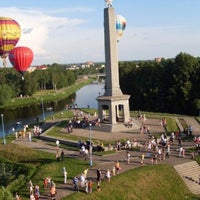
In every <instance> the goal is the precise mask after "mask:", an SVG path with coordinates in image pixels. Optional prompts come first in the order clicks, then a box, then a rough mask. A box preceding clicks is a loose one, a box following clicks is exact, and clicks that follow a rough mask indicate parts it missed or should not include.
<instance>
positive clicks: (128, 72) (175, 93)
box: [119, 52, 200, 115]
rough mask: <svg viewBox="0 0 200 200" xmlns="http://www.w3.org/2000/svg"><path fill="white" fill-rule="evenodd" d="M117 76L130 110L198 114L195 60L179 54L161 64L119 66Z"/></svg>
mask: <svg viewBox="0 0 200 200" xmlns="http://www.w3.org/2000/svg"><path fill="white" fill-rule="evenodd" d="M119 74H120V75H119V76H120V87H121V90H122V91H123V93H124V94H130V95H131V97H130V100H129V102H130V109H131V110H143V111H153V112H165V113H172V114H173V113H174V114H185V115H199V114H200V58H199V57H197V58H196V57H193V56H191V55H189V54H187V53H183V52H181V53H179V54H178V55H177V56H176V57H175V58H173V59H162V60H161V62H156V61H137V62H136V61H135V62H120V63H119Z"/></svg>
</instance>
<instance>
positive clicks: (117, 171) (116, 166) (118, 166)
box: [115, 161, 121, 174]
mask: <svg viewBox="0 0 200 200" xmlns="http://www.w3.org/2000/svg"><path fill="white" fill-rule="evenodd" d="M115 169H116V174H119V170H120V169H121V168H120V165H119V161H116V163H115Z"/></svg>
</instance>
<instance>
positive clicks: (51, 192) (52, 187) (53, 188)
mask: <svg viewBox="0 0 200 200" xmlns="http://www.w3.org/2000/svg"><path fill="white" fill-rule="evenodd" d="M50 195H51V199H55V196H56V186H55V185H52V186H51V189H50Z"/></svg>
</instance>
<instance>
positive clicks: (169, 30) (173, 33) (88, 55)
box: [0, 0, 200, 66]
mask: <svg viewBox="0 0 200 200" xmlns="http://www.w3.org/2000/svg"><path fill="white" fill-rule="evenodd" d="M112 4H113V8H114V10H115V13H116V14H119V15H122V16H123V17H125V18H126V21H127V26H126V29H125V31H124V34H123V37H122V38H121V39H120V41H119V43H118V44H117V46H118V58H119V61H133V60H149V59H154V58H156V57H164V58H174V57H175V56H176V55H177V54H179V53H180V52H185V53H188V54H190V55H192V56H194V57H199V56H200V12H199V9H200V0H113V2H112ZM0 8H1V14H0V16H1V17H11V18H13V19H15V20H16V21H17V22H18V23H19V24H20V27H21V30H22V34H21V37H20V40H19V42H18V43H17V45H16V46H26V47H29V48H30V49H32V51H33V53H34V59H33V62H32V65H43V64H53V63H59V64H70V63H85V62H86V61H93V62H104V61H105V53H104V52H105V50H104V27H103V23H104V19H103V12H104V8H105V2H104V0H71V1H70V0H57V1H54V0H6V1H2V2H1V6H0ZM7 62H8V61H7ZM8 63H9V62H8ZM1 65H2V63H0V66H1ZM9 65H11V64H9Z"/></svg>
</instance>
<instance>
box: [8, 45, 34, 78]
mask: <svg viewBox="0 0 200 200" xmlns="http://www.w3.org/2000/svg"><path fill="white" fill-rule="evenodd" d="M9 60H10V62H11V63H12V65H13V67H14V68H15V69H16V70H17V71H18V72H20V73H21V74H22V79H23V73H24V72H25V71H26V70H27V69H28V67H29V66H30V65H31V63H32V61H33V52H32V50H31V49H29V48H28V47H15V48H14V49H12V50H11V51H10V54H9Z"/></svg>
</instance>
